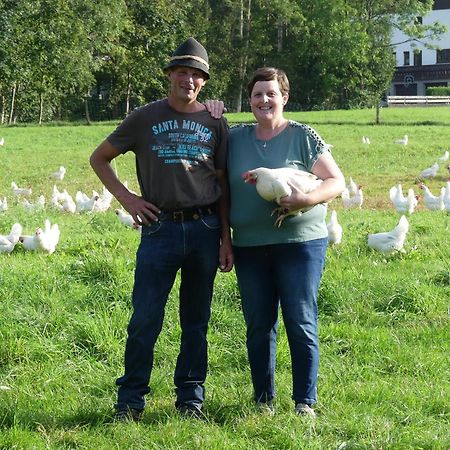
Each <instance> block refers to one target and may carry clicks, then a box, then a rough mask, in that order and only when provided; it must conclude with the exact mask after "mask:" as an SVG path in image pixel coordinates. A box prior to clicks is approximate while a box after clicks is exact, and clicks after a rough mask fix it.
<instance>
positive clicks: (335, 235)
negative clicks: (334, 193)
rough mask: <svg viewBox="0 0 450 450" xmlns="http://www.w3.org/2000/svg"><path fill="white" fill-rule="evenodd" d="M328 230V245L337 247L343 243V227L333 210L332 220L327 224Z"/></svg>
mask: <svg viewBox="0 0 450 450" xmlns="http://www.w3.org/2000/svg"><path fill="white" fill-rule="evenodd" d="M327 230H328V244H329V245H337V244H340V243H341V241H342V233H343V231H342V226H341V225H340V224H339V222H338V220H337V213H336V211H335V210H334V209H333V210H332V211H331V216H330V220H329V221H328V222H327Z"/></svg>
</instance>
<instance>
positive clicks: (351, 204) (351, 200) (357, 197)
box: [341, 185, 364, 209]
mask: <svg viewBox="0 0 450 450" xmlns="http://www.w3.org/2000/svg"><path fill="white" fill-rule="evenodd" d="M341 198H342V203H343V205H344V208H360V209H361V207H362V204H363V203H364V195H363V191H362V186H361V185H359V186H358V188H357V190H356V193H355V194H354V195H353V196H352V195H351V194H350V191H349V189H348V187H346V188H345V189H344V190H343V191H342V194H341Z"/></svg>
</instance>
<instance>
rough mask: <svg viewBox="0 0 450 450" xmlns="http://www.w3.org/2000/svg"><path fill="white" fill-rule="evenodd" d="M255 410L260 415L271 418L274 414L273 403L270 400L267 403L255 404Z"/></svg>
mask: <svg viewBox="0 0 450 450" xmlns="http://www.w3.org/2000/svg"><path fill="white" fill-rule="evenodd" d="M256 409H257V410H258V411H259V412H260V413H262V414H267V415H268V416H273V415H274V414H275V409H274V407H273V403H272V401H270V400H269V401H268V402H256Z"/></svg>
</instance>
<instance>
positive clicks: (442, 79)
mask: <svg viewBox="0 0 450 450" xmlns="http://www.w3.org/2000/svg"><path fill="white" fill-rule="evenodd" d="M418 20H422V23H423V24H432V23H434V22H436V21H438V22H440V23H442V24H444V25H446V26H447V28H448V31H447V33H446V34H445V35H443V36H442V38H441V39H440V40H438V41H427V42H429V43H432V44H436V45H438V46H439V48H440V50H435V49H434V50H430V49H427V48H425V46H424V45H423V44H422V43H421V42H419V41H409V42H405V41H407V40H408V37H407V36H406V35H404V34H403V33H401V32H400V31H396V32H395V33H394V35H393V36H392V41H391V42H392V43H393V44H395V45H394V47H393V48H394V52H395V58H396V61H397V63H396V66H397V68H396V71H395V75H394V79H393V80H392V85H391V88H390V91H389V95H426V89H427V87H431V86H450V0H436V1H435V2H434V6H433V11H431V12H430V13H429V14H427V15H426V16H425V17H422V18H420V17H419V18H418Z"/></svg>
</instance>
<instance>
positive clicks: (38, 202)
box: [22, 195, 45, 212]
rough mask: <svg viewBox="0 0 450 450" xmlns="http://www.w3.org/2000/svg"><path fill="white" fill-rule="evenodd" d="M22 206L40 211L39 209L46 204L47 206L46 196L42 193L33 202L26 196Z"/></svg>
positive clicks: (27, 209)
mask: <svg viewBox="0 0 450 450" xmlns="http://www.w3.org/2000/svg"><path fill="white" fill-rule="evenodd" d="M22 206H23V207H24V208H25V210H26V211H28V212H34V211H38V210H40V209H43V208H44V206H45V197H44V196H43V195H40V196H39V197H38V199H37V200H36V202H35V203H31V202H30V201H28V200H27V199H26V198H24V199H23V201H22Z"/></svg>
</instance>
